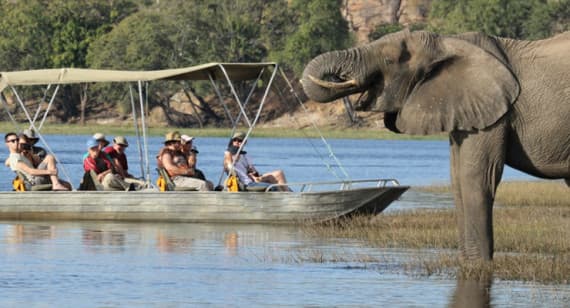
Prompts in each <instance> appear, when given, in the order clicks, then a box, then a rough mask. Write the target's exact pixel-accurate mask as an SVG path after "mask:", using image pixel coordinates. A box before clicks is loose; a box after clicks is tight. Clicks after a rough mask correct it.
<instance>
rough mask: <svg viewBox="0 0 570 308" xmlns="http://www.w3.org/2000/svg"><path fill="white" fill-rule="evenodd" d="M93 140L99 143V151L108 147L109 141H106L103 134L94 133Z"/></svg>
mask: <svg viewBox="0 0 570 308" xmlns="http://www.w3.org/2000/svg"><path fill="white" fill-rule="evenodd" d="M93 139H95V140H97V142H99V144H100V145H101V149H103V148H105V147H106V146H108V145H109V140H107V139H106V138H105V135H104V134H103V133H95V134H94V135H93Z"/></svg>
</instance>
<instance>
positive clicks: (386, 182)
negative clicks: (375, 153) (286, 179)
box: [267, 179, 400, 192]
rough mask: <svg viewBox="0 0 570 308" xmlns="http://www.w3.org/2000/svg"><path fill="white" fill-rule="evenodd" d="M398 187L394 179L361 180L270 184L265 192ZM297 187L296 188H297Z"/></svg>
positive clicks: (398, 183)
mask: <svg viewBox="0 0 570 308" xmlns="http://www.w3.org/2000/svg"><path fill="white" fill-rule="evenodd" d="M395 186H400V182H398V180H396V179H363V180H340V181H323V182H294V183H287V184H271V185H270V186H268V188H267V190H268V191H269V190H271V189H272V188H279V187H288V188H290V189H292V190H293V191H297V192H313V191H323V190H327V189H328V190H351V189H357V188H365V187H395ZM297 187H298V188H297Z"/></svg>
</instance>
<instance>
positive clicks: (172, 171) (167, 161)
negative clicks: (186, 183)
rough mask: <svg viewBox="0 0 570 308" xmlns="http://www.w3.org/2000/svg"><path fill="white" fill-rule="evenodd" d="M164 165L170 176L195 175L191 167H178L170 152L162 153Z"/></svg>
mask: <svg viewBox="0 0 570 308" xmlns="http://www.w3.org/2000/svg"><path fill="white" fill-rule="evenodd" d="M161 160H162V165H163V166H164V169H166V171H167V172H168V174H169V175H170V176H179V175H181V176H193V175H194V172H192V170H191V169H189V168H183V167H178V166H176V165H175V164H174V162H173V161H172V155H171V154H170V153H168V152H165V153H164V154H162V159H161Z"/></svg>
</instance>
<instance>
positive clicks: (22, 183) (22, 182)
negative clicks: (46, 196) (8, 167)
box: [12, 171, 52, 192]
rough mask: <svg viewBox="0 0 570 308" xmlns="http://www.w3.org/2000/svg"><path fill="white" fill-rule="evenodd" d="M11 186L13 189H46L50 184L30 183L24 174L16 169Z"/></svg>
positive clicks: (49, 187)
mask: <svg viewBox="0 0 570 308" xmlns="http://www.w3.org/2000/svg"><path fill="white" fill-rule="evenodd" d="M12 186H13V187H14V190H15V191H20V192H22V191H46V190H51V187H52V186H51V184H37V185H32V183H30V181H28V180H27V179H26V176H25V175H24V174H23V173H21V172H20V171H16V178H15V179H14V180H13V181H12Z"/></svg>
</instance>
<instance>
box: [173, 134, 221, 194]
mask: <svg viewBox="0 0 570 308" xmlns="http://www.w3.org/2000/svg"><path fill="white" fill-rule="evenodd" d="M180 139H181V140H182V148H181V150H182V153H184V155H186V157H188V159H187V160H188V167H190V168H192V169H194V175H192V177H193V178H196V179H200V180H202V181H206V183H207V184H208V188H209V189H210V190H213V189H214V183H212V182H211V181H208V180H207V179H206V176H205V175H204V172H202V170H200V169H198V168H197V164H198V153H199V152H198V149H197V148H196V146H195V145H193V144H192V143H193V141H194V139H195V138H194V137H190V136H188V135H182V136H180Z"/></svg>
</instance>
